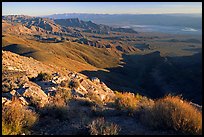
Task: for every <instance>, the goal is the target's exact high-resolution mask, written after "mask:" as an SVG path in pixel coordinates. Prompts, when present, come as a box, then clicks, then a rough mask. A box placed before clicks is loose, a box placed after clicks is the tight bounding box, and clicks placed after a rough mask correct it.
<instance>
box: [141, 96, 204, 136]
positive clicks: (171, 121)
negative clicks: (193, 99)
mask: <svg viewBox="0 0 204 137" xmlns="http://www.w3.org/2000/svg"><path fill="white" fill-rule="evenodd" d="M141 120H142V121H144V122H145V123H146V124H148V125H150V126H151V127H154V128H159V129H162V128H163V129H173V130H175V131H178V132H180V133H184V134H202V114H201V112H199V111H198V110H197V109H196V108H195V107H193V106H192V105H190V104H189V103H188V102H187V101H184V100H183V99H181V97H179V96H171V95H168V96H166V97H164V98H162V99H159V100H157V101H156V102H155V105H154V106H153V107H152V108H151V109H149V110H148V111H146V113H144V115H142V117H141Z"/></svg>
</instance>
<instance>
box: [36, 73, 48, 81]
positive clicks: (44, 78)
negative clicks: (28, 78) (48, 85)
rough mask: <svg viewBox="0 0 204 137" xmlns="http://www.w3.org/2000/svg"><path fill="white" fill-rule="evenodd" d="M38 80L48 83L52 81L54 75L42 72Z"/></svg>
mask: <svg viewBox="0 0 204 137" xmlns="http://www.w3.org/2000/svg"><path fill="white" fill-rule="evenodd" d="M36 79H38V80H39V81H48V80H51V79H52V75H50V74H48V73H43V72H40V73H39V74H38V76H37V77H36Z"/></svg>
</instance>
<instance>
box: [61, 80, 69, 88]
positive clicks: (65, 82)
mask: <svg viewBox="0 0 204 137" xmlns="http://www.w3.org/2000/svg"><path fill="white" fill-rule="evenodd" d="M69 83H70V80H63V81H62V82H61V83H60V86H61V87H67V88H68V87H69Z"/></svg>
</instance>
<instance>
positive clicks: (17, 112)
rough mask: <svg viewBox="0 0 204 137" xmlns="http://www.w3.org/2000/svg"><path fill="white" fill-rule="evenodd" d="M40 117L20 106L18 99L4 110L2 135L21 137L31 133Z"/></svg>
mask: <svg viewBox="0 0 204 137" xmlns="http://www.w3.org/2000/svg"><path fill="white" fill-rule="evenodd" d="M37 120H38V115H37V114H36V113H35V112H33V111H31V110H28V109H27V108H26V107H25V106H22V105H21V104H20V101H19V100H18V99H16V98H13V99H12V102H11V104H9V105H4V106H3V108H2V134H3V135H19V134H22V133H26V134H28V133H29V129H30V128H31V127H32V126H33V125H34V124H35V123H36V122H37Z"/></svg>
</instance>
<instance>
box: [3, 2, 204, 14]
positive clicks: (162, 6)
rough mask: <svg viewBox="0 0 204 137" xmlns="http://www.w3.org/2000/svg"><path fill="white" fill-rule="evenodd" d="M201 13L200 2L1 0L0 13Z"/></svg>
mask: <svg viewBox="0 0 204 137" xmlns="http://www.w3.org/2000/svg"><path fill="white" fill-rule="evenodd" d="M63 13H95V14H166V13H187V14H189V13H190V14H191V13H200V14H201V13H202V2H2V15H29V16H44V15H51V14H63Z"/></svg>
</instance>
